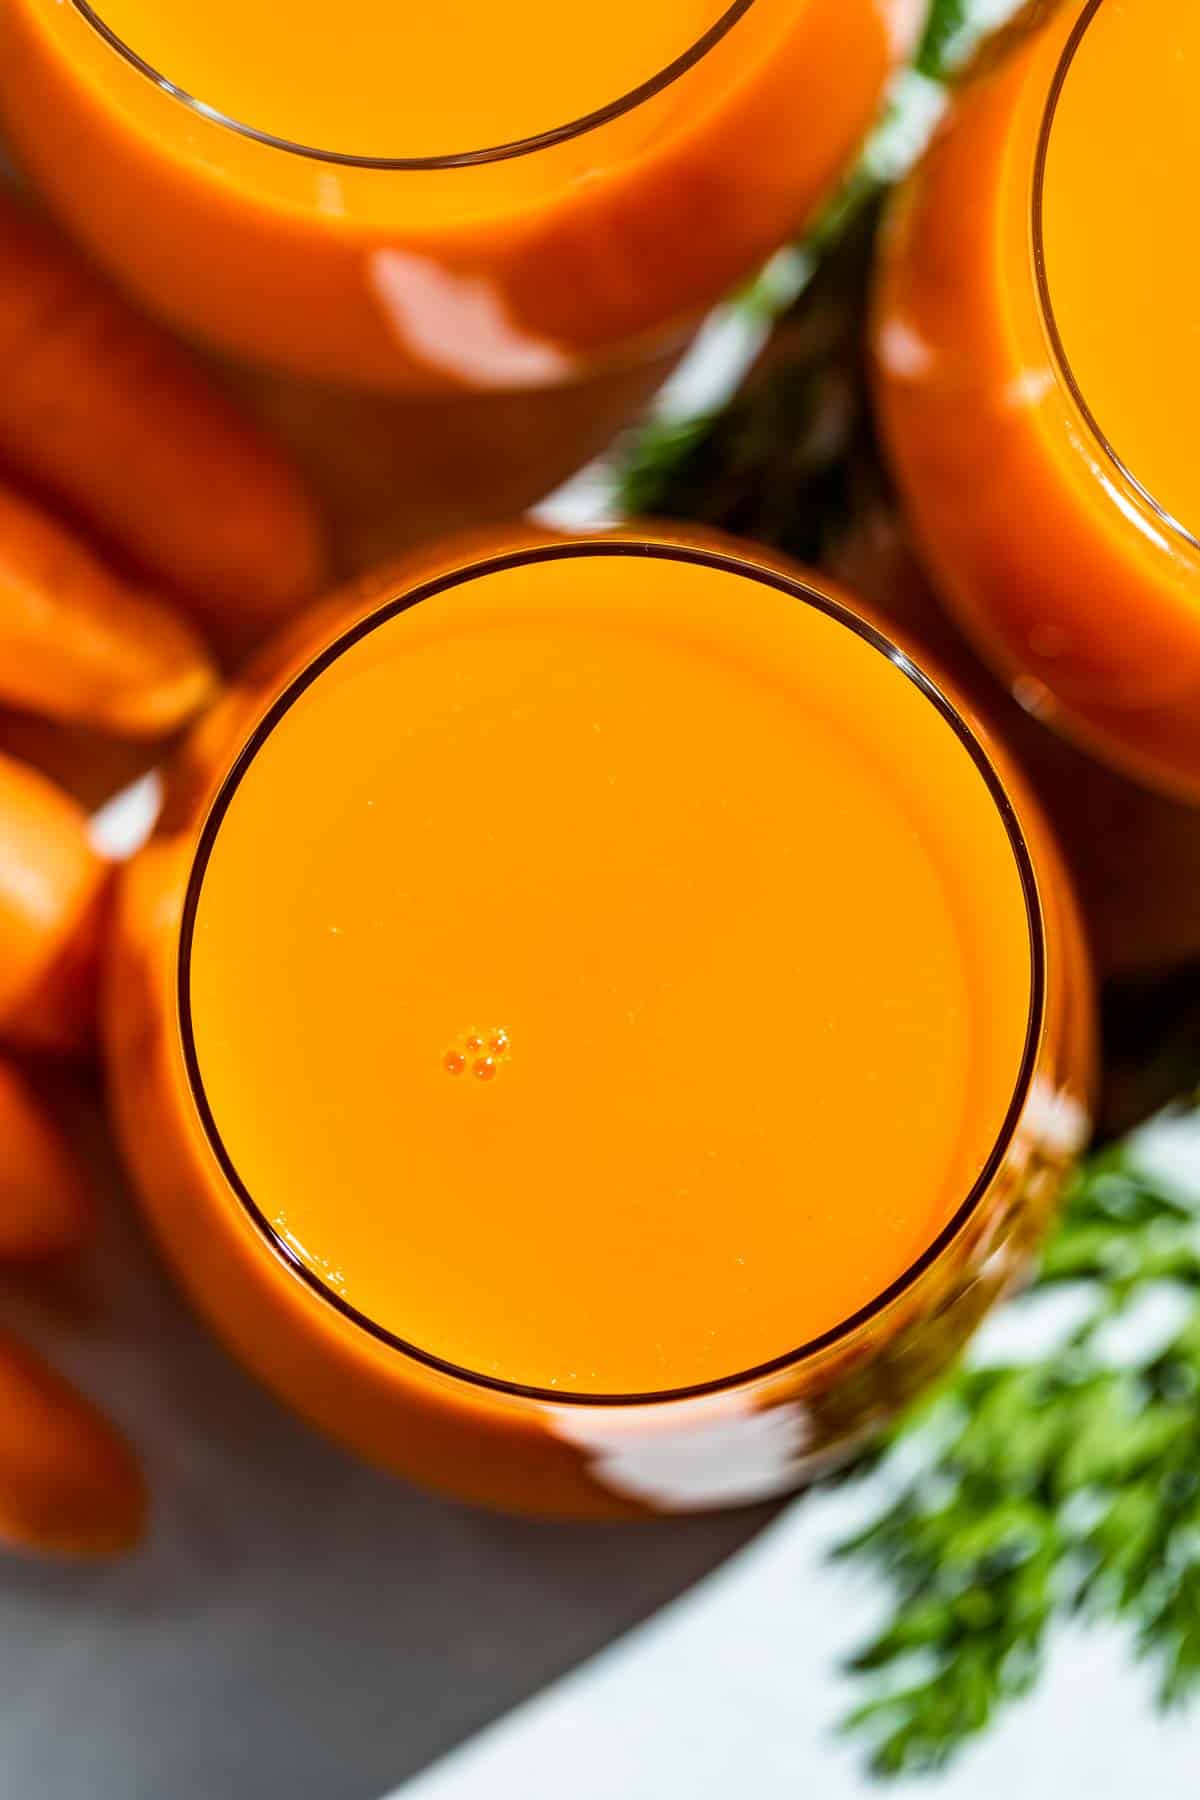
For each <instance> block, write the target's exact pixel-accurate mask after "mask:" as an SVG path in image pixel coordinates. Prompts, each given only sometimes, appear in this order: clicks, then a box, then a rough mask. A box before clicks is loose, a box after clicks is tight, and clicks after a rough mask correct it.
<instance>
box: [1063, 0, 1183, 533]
mask: <svg viewBox="0 0 1200 1800" xmlns="http://www.w3.org/2000/svg"><path fill="white" fill-rule="evenodd" d="M1198 90H1200V8H1197V7H1196V6H1194V5H1187V4H1184V5H1181V4H1180V0H1136V4H1128V3H1122V4H1117V3H1116V0H1105V4H1103V5H1101V6H1100V7H1099V8H1098V9H1097V10H1096V11H1095V13H1094V14H1093V15H1092V16H1090V17H1089V18H1088V19H1087V22H1086V29H1085V30H1084V32H1083V35H1082V36H1081V37H1080V39H1079V42H1078V45H1077V47H1076V49H1075V52H1074V55H1073V56H1072V58H1071V61H1070V64H1069V67H1068V68H1067V69H1066V71H1065V74H1064V77H1063V80H1062V87H1061V90H1060V92H1059V94H1058V98H1057V103H1056V106H1055V110H1054V114H1053V119H1052V122H1051V125H1050V128H1049V134H1048V139H1047V152H1046V159H1045V179H1044V204H1043V232H1044V246H1045V268H1046V281H1047V288H1048V294H1049V300H1050V304H1051V307H1052V309H1053V314H1054V318H1055V322H1056V324H1057V328H1058V332H1059V335H1060V337H1061V340H1062V350H1063V354H1064V357H1065V359H1066V361H1067V363H1068V364H1069V365H1070V368H1071V371H1072V373H1073V375H1074V378H1075V381H1076V383H1077V384H1078V387H1079V389H1080V391H1081V393H1082V395H1083V398H1084V401H1085V403H1086V404H1087V406H1088V408H1089V410H1090V412H1091V414H1092V416H1093V418H1094V419H1095V421H1096V423H1097V424H1098V426H1099V428H1100V430H1101V431H1102V432H1103V434H1104V436H1105V437H1106V438H1107V440H1108V442H1109V443H1110V444H1111V446H1112V448H1113V450H1114V451H1115V453H1116V455H1117V456H1118V457H1119V459H1120V460H1121V461H1122V462H1123V463H1124V465H1125V467H1126V468H1127V469H1128V470H1129V471H1130V473H1131V474H1132V475H1133V476H1134V477H1135V478H1136V479H1137V480H1138V481H1139V482H1140V483H1141V484H1142V486H1143V487H1144V488H1145V489H1146V490H1147V491H1148V492H1149V493H1150V494H1151V495H1152V496H1153V497H1154V499H1155V500H1156V501H1158V503H1159V504H1160V505H1161V506H1162V507H1163V508H1165V510H1166V511H1167V512H1168V513H1170V514H1171V515H1172V516H1173V517H1174V518H1175V519H1176V520H1178V521H1179V522H1180V523H1182V524H1183V525H1185V526H1187V527H1189V528H1190V529H1191V530H1192V531H1193V532H1200V457H1197V455H1196V441H1195V438H1194V436H1193V430H1194V426H1195V418H1196V412H1197V409H1198V408H1200V309H1198V308H1197V303H1196V290H1197V283H1198V280H1200V249H1198V247H1197V240H1196V234H1195V232H1194V230H1193V229H1191V228H1190V226H1189V223H1188V218H1189V213H1190V211H1191V207H1192V196H1193V192H1194V186H1195V178H1196V171H1197V170H1198V169H1200V105H1197V92H1198Z"/></svg>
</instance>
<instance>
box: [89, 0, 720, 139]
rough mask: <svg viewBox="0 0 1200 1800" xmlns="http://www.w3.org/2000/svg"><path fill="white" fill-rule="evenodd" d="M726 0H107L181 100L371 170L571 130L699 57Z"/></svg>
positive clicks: (119, 28)
mask: <svg viewBox="0 0 1200 1800" xmlns="http://www.w3.org/2000/svg"><path fill="white" fill-rule="evenodd" d="M727 10H728V0H654V4H653V5H652V6H647V5H645V4H644V0H590V4H584V5H581V4H579V0H576V3H575V4H573V5H570V6H564V5H563V4H562V0H509V3H508V4H506V5H504V6H497V5H495V4H494V3H493V0H454V3H453V4H450V5H444V6H411V5H410V6H397V5H395V4H381V0H345V4H343V5H341V6H339V7H337V8H336V10H335V11H334V12H332V13H331V12H330V10H329V9H328V8H327V7H325V6H313V5H307V6H305V5H300V6H298V5H297V4H296V0H251V3H250V4H246V0H208V3H207V4H206V5H204V6H197V5H196V4H195V0H100V3H99V6H98V12H99V13H100V15H101V16H102V17H103V19H104V22H105V24H106V25H108V26H109V27H110V29H111V30H112V31H114V32H115V33H116V35H117V36H118V37H120V38H121V39H122V40H123V41H124V42H125V43H127V44H129V45H132V46H136V47H137V50H138V52H139V54H140V55H141V56H142V57H144V58H145V60H146V61H147V62H148V63H150V64H152V65H153V67H154V68H156V69H157V70H158V71H159V72H160V73H162V74H164V75H165V76H167V78H168V79H169V80H171V81H172V82H173V83H174V84H175V85H176V86H177V87H180V88H183V89H184V90H185V91H186V92H187V93H190V94H192V95H193V96H195V97H196V98H197V99H200V100H202V101H204V102H205V104H206V105H209V106H211V107H213V108H214V109H215V110H217V111H218V112H221V113H224V114H225V115H226V116H227V117H229V118H232V119H236V120H237V121H238V122H239V123H241V124H244V125H249V126H252V127H253V128H255V129H256V130H259V131H263V132H267V133H269V134H271V135H273V136H275V137H280V138H286V139H289V140H290V141H292V142H293V143H299V144H304V145H308V146H311V147H315V148H318V149H323V150H331V151H339V152H351V153H356V154H358V155H361V156H372V157H385V158H387V157H396V156H411V157H428V156H439V155H453V154H456V153H460V152H462V151H470V150H480V149H486V148H488V147H491V146H494V145H500V144H507V143H510V142H512V141H514V140H519V139H524V138H529V137H534V136H536V135H538V134H539V133H542V132H545V131H549V130H552V129H554V128H555V127H558V126H562V125H567V124H570V123H571V122H572V121H573V120H575V119H579V118H582V117H583V116H584V115H585V114H589V113H593V112H597V111H599V110H600V108H602V107H605V106H608V105H609V104H610V103H611V102H613V101H615V100H618V99H620V98H621V97H622V96H623V95H625V94H627V93H628V92H630V90H632V89H634V88H637V87H639V86H640V85H641V84H642V83H643V82H646V81H649V80H651V79H653V78H654V77H655V76H657V75H658V74H659V72H660V71H661V70H663V69H665V68H667V67H668V66H669V65H670V64H672V63H674V62H675V61H676V59H677V58H679V57H681V56H683V55H684V54H685V53H687V52H688V51H690V50H691V48H692V46H693V45H694V44H695V43H696V42H697V41H698V40H699V39H701V38H702V37H703V36H704V35H705V33H706V32H708V31H710V30H711V29H712V27H713V26H715V25H716V24H717V22H718V21H719V20H720V18H721V17H722V15H723V14H724V13H725V12H726V11H727Z"/></svg>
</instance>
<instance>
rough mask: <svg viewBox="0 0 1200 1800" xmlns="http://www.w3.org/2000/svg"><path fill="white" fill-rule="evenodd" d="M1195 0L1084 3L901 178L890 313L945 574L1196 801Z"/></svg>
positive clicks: (1007, 639) (1112, 744)
mask: <svg viewBox="0 0 1200 1800" xmlns="http://www.w3.org/2000/svg"><path fill="white" fill-rule="evenodd" d="M1198 83H1200V9H1197V8H1196V7H1195V6H1193V5H1190V4H1187V3H1186V0H1138V3H1137V5H1136V6H1135V5H1128V4H1124V3H1123V0H1088V3H1087V4H1081V0H1069V3H1068V4H1065V5H1062V6H1059V7H1051V8H1038V9H1035V10H1034V12H1033V13H1032V15H1031V19H1030V21H1029V23H1028V24H1027V26H1026V28H1025V29H1024V30H1023V31H1022V32H1021V33H1019V34H1017V35H1015V36H1014V37H1013V39H1012V41H1011V44H1010V46H1009V47H1008V50H1007V53H1006V54H1003V55H993V56H991V57H989V59H988V61H987V63H986V65H985V66H983V67H981V68H980V70H979V71H978V73H977V74H976V75H975V76H974V78H973V79H971V80H970V81H968V83H967V84H966V86H965V87H964V89H963V91H962V93H961V94H960V96H959V98H958V100H957V103H956V105H955V107H954V109H953V112H952V114H951V117H950V119H949V121H948V124H947V126H946V128H945V129H944V131H943V132H942V133H941V135H940V136H939V138H938V139H937V141H936V142H935V144H934V146H933V148H932V149H931V151H930V153H929V154H928V156H927V157H926V159H925V161H924V163H923V165H922V166H921V168H920V169H919V170H918V172H917V174H916V175H915V176H914V177H913V179H912V180H911V182H910V183H909V185H908V187H907V189H906V190H905V191H904V192H903V193H902V195H901V196H900V198H899V202H898V204H897V206H896V208H895V210H894V213H893V216H892V219H891V223H890V230H889V232H888V235H887V241H886V246H885V252H884V258H883V266H882V273H881V278H880V286H879V295H878V308H877V315H876V324H875V345H874V349H875V357H876V362H877V369H878V386H879V395H880V402H881V411H882V417H883V423H884V427H885V432H886V436H887V438H888V441H889V443H890V446H891V452H892V457H893V462H894V466H895V470H896V473H897V475H898V477H899V480H900V484H901V486H902V488H903V490H904V494H905V496H906V499H907V502H908V505H909V509H910V512H911V516H912V519H913V521H914V523H915V526H916V529H917V532H918V535H919V537H920V539H921V541H922V544H923V546H924V549H925V550H926V552H927V554H928V557H929V560H930V563H931V565H932V567H933V569H934V572H935V574H936V575H937V576H938V578H939V581H940V585H941V586H942V588H943V589H944V591H945V593H946V594H947V596H948V597H949V599H950V600H951V601H952V602H953V603H954V605H955V607H956V609H957V610H958V611H959V613H960V615H961V617H962V619H963V620H964V622H965V624H966V625H967V627H968V628H969V629H970V630H971V632H972V633H973V634H974V635H975V637H976V638H977V639H978V641H979V642H980V643H981V644H982V645H983V647H984V648H985V649H986V650H988V651H989V652H990V653H991V654H992V656H993V657H994V658H995V660H996V661H998V663H999V664H1000V665H1001V667H1002V668H1003V669H1005V670H1006V671H1007V672H1008V674H1009V675H1010V676H1011V678H1012V680H1013V681H1014V684H1015V686H1016V691H1017V693H1018V696H1019V697H1020V698H1021V699H1022V700H1023V701H1024V703H1025V704H1026V705H1027V706H1029V707H1030V708H1031V709H1032V710H1034V711H1036V712H1038V713H1039V714H1041V715H1044V716H1046V717H1047V718H1049V719H1051V720H1052V721H1056V722H1059V723H1060V724H1061V725H1062V726H1063V727H1064V728H1065V729H1067V730H1068V731H1070V732H1071V733H1073V734H1074V735H1076V736H1077V737H1079V738H1080V739H1081V740H1082V741H1083V742H1084V743H1085V744H1087V745H1088V746H1090V747H1092V748H1094V749H1096V750H1097V751H1099V752H1100V753H1101V754H1103V755H1105V756H1107V757H1109V758H1110V759H1111V760H1112V761H1113V762H1115V763H1117V764H1118V765H1120V766H1121V767H1123V768H1125V769H1127V770H1128V771H1130V772H1132V773H1134V774H1137V775H1140V776H1141V777H1143V778H1145V779H1147V780H1149V781H1151V782H1154V783H1157V784H1159V785H1162V786H1163V787H1166V788H1168V789H1171V790H1173V791H1175V792H1177V793H1179V794H1181V795H1183V796H1185V797H1187V798H1191V799H1200V542H1198V538H1200V461H1198V459H1197V457H1196V455H1195V450H1194V444H1193V441H1192V437H1191V422H1192V419H1193V417H1194V414H1195V410H1196V404H1197V402H1198V401H1200V343H1198V342H1197V336H1196V324H1195V312H1196V309H1195V303H1194V294H1195V285H1196V284H1195V276H1196V266H1197V265H1196V250H1195V241H1194V233H1193V232H1192V231H1191V230H1190V228H1189V224H1188V220H1189V216H1190V211H1191V205H1192V199H1191V194H1192V181H1193V176H1194V173H1195V171H1196V169H1197V167H1200V109H1198V108H1197V106H1196V92H1197V84H1198Z"/></svg>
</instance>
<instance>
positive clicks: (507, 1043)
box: [442, 1025, 512, 1082]
mask: <svg viewBox="0 0 1200 1800" xmlns="http://www.w3.org/2000/svg"><path fill="white" fill-rule="evenodd" d="M511 1056H512V1039H511V1037H510V1036H509V1034H508V1031H507V1030H506V1028H505V1027H504V1026H503V1025H496V1026H492V1027H489V1029H487V1030H486V1031H481V1030H479V1029H478V1028H477V1027H475V1026H472V1027H471V1028H470V1029H469V1030H467V1031H464V1032H462V1033H461V1034H460V1035H459V1038H458V1040H457V1042H456V1043H454V1044H453V1045H452V1046H451V1048H450V1049H449V1050H447V1052H446V1054H445V1056H444V1057H443V1058H442V1067H443V1068H444V1069H445V1071H446V1073H447V1074H448V1075H465V1074H466V1072H467V1070H468V1069H470V1070H471V1072H472V1074H473V1075H474V1076H475V1079H476V1080H477V1081H484V1082H487V1081H494V1080H495V1079H496V1076H497V1075H498V1074H499V1073H500V1069H501V1066H502V1065H503V1064H504V1063H506V1062H508V1061H509V1060H510V1058H511Z"/></svg>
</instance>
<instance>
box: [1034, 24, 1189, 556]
mask: <svg viewBox="0 0 1200 1800" xmlns="http://www.w3.org/2000/svg"><path fill="white" fill-rule="evenodd" d="M1103 4H1104V0H1087V4H1086V5H1085V7H1084V9H1083V11H1082V12H1081V13H1080V15H1079V17H1078V19H1076V21H1075V24H1074V26H1073V27H1072V30H1071V33H1070V36H1069V37H1068V38H1067V42H1066V44H1065V45H1064V47H1063V51H1062V54H1061V56H1060V57H1059V60H1058V64H1057V67H1056V68H1055V71H1054V79H1053V81H1052V82H1051V84H1050V92H1049V94H1048V96H1047V99H1046V106H1045V110H1044V112H1043V114H1042V122H1041V127H1040V130H1039V132H1038V142H1037V152H1036V155H1035V158H1034V168H1033V266H1034V279H1035V284H1036V287H1037V297H1038V307H1039V310H1040V312H1041V316H1042V324H1043V326H1044V328H1045V332H1046V336H1047V338H1048V339H1049V343H1050V351H1051V355H1052V356H1053V358H1054V363H1055V371H1056V373H1057V375H1058V377H1059V379H1060V380H1061V381H1062V382H1063V384H1064V385H1065V387H1066V388H1067V391H1068V393H1069V394H1070V396H1071V398H1072V400H1073V401H1074V402H1075V405H1076V407H1077V408H1078V410H1079V413H1080V415H1081V417H1082V419H1083V422H1084V424H1085V426H1086V427H1087V429H1088V431H1089V433H1090V434H1091V436H1092V438H1093V440H1094V441H1095V443H1096V445H1097V447H1098V448H1099V449H1100V450H1101V452H1102V453H1103V455H1104V458H1105V460H1106V461H1107V462H1108V463H1109V465H1110V466H1111V468H1112V469H1114V470H1115V471H1116V473H1117V474H1118V475H1119V476H1120V477H1121V479H1122V481H1124V482H1126V483H1127V484H1128V486H1129V487H1131V488H1132V489H1133V491H1134V493H1135V494H1136V495H1137V497H1138V499H1139V500H1141V501H1142V503H1143V504H1144V505H1145V506H1147V507H1149V508H1150V510H1151V512H1152V513H1153V514H1154V517H1155V519H1156V520H1157V521H1158V523H1159V524H1160V525H1162V526H1164V527H1165V528H1166V529H1167V530H1168V531H1170V532H1171V533H1172V534H1173V535H1174V536H1176V537H1178V538H1181V539H1182V540H1183V541H1184V542H1185V543H1187V544H1190V545H1191V546H1192V547H1193V548H1194V549H1197V550H1200V534H1198V533H1197V532H1193V531H1192V530H1190V529H1189V527H1188V526H1186V525H1185V524H1184V523H1183V522H1182V520H1180V519H1177V518H1176V517H1175V514H1174V513H1173V512H1171V511H1170V509H1169V508H1168V507H1166V506H1164V505H1163V504H1162V502H1161V501H1160V500H1158V499H1157V498H1156V497H1155V495H1154V494H1153V493H1152V492H1151V490H1150V489H1149V488H1148V487H1147V486H1146V484H1145V482H1144V481H1142V480H1141V479H1140V478H1139V477H1138V476H1137V475H1135V474H1134V472H1133V470H1132V469H1131V468H1130V466H1129V464H1128V463H1127V462H1126V461H1125V459H1124V457H1123V456H1122V455H1121V453H1120V451H1119V450H1118V449H1117V448H1116V446H1115V445H1114V444H1113V442H1112V440H1111V439H1110V438H1109V436H1108V434H1107V432H1106V431H1105V429H1104V427H1103V426H1102V425H1101V423H1100V421H1099V419H1098V417H1097V416H1096V413H1095V412H1094V411H1093V409H1092V406H1091V403H1090V401H1089V400H1088V398H1087V396H1086V394H1085V393H1084V391H1083V387H1082V384H1081V383H1080V380H1079V377H1078V376H1077V375H1076V373H1075V369H1074V367H1073V365H1072V362H1071V357H1070V353H1069V352H1068V350H1067V347H1066V343H1065V342H1064V339H1063V335H1062V329H1061V327H1060V325H1059V323H1058V316H1057V313H1056V311H1055V307H1054V296H1053V294H1052V293H1051V289H1050V272H1049V267H1048V257H1047V253H1046V179H1047V172H1048V169H1049V163H1050V141H1051V138H1052V137H1053V134H1054V125H1055V122H1056V120H1057V118H1058V110H1059V106H1060V105H1061V102H1062V97H1063V93H1064V91H1065V89H1066V85H1067V81H1068V80H1069V78H1070V75H1071V71H1072V69H1073V68H1074V66H1075V59H1076V57H1077V56H1078V54H1079V52H1080V50H1081V48H1082V46H1083V42H1084V39H1085V38H1086V37H1087V34H1088V31H1089V30H1090V28H1091V26H1092V23H1093V21H1094V20H1095V18H1096V17H1097V15H1098V13H1099V12H1100V9H1101V7H1102V6H1103Z"/></svg>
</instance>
